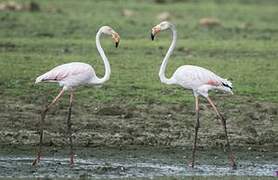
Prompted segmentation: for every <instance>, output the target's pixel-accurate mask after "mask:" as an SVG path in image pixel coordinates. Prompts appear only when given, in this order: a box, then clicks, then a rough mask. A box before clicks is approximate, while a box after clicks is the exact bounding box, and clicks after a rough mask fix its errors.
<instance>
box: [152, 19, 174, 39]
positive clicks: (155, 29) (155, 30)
mask: <svg viewBox="0 0 278 180" xmlns="http://www.w3.org/2000/svg"><path fill="white" fill-rule="evenodd" d="M169 27H170V23H169V22H168V21H162V22H161V23H159V24H158V25H156V26H154V27H153V28H152V32H151V39H152V40H154V37H155V36H156V35H157V34H158V33H159V32H160V31H164V30H167V29H168V28H169Z"/></svg>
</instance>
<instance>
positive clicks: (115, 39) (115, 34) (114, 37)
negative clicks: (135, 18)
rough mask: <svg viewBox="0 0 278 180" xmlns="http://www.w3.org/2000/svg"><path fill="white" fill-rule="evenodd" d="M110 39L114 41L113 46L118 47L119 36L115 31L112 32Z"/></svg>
mask: <svg viewBox="0 0 278 180" xmlns="http://www.w3.org/2000/svg"><path fill="white" fill-rule="evenodd" d="M112 39H113V41H114V42H115V47H116V48H117V47H119V44H120V36H119V34H118V33H116V32H115V33H114V34H112Z"/></svg>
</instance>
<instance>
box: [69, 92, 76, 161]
mask: <svg viewBox="0 0 278 180" xmlns="http://www.w3.org/2000/svg"><path fill="white" fill-rule="evenodd" d="M72 102H73V92H71V93H70V104H69V113H68V120H67V126H68V138H69V142H70V166H73V164H74V160H73V158H74V152H73V145H72V131H71V125H72V123H71V109H72Z"/></svg>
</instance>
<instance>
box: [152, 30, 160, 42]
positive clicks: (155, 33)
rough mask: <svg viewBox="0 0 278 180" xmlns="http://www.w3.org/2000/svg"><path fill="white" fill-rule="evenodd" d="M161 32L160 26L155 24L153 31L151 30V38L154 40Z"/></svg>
mask: <svg viewBox="0 0 278 180" xmlns="http://www.w3.org/2000/svg"><path fill="white" fill-rule="evenodd" d="M159 32H160V28H159V27H157V26H155V27H154V28H152V32H151V39H152V41H153V40H154V37H155V36H156V35H157V34H158V33H159Z"/></svg>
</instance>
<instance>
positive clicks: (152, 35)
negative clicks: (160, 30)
mask: <svg viewBox="0 0 278 180" xmlns="http://www.w3.org/2000/svg"><path fill="white" fill-rule="evenodd" d="M151 39H152V41H153V40H154V34H153V33H152V32H151Z"/></svg>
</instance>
